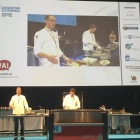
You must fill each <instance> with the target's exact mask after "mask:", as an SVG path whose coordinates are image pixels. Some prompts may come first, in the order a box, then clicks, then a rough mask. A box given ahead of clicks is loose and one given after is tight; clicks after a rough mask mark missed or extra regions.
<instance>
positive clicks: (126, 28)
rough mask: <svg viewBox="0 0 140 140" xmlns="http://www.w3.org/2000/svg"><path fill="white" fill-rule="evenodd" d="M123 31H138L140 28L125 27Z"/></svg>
mask: <svg viewBox="0 0 140 140" xmlns="http://www.w3.org/2000/svg"><path fill="white" fill-rule="evenodd" d="M123 30H138V27H127V26H123Z"/></svg>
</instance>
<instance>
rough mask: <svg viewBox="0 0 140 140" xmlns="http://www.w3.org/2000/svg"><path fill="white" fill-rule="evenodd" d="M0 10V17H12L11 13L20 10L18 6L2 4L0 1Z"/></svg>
mask: <svg viewBox="0 0 140 140" xmlns="http://www.w3.org/2000/svg"><path fill="white" fill-rule="evenodd" d="M0 11H1V12H2V15H1V16H2V17H12V13H17V12H20V7H17V6H14V7H13V6H2V5H1V3H0Z"/></svg>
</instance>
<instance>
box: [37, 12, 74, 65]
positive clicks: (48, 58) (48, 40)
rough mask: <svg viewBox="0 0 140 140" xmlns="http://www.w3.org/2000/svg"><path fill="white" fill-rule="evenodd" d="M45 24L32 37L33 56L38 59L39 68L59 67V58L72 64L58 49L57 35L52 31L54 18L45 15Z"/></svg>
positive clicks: (54, 22) (54, 23)
mask: <svg viewBox="0 0 140 140" xmlns="http://www.w3.org/2000/svg"><path fill="white" fill-rule="evenodd" d="M45 23H46V25H45V27H44V28H43V29H42V30H40V31H38V32H36V33H35V36H34V54H35V55H36V57H38V60H39V66H59V57H62V58H63V59H64V60H65V61H67V62H72V60H71V59H69V58H68V57H66V56H65V55H64V54H63V52H62V51H61V49H60V48H59V39H58V35H57V33H56V32H54V31H53V29H54V27H55V25H56V19H55V16H53V15H47V16H46V17H45Z"/></svg>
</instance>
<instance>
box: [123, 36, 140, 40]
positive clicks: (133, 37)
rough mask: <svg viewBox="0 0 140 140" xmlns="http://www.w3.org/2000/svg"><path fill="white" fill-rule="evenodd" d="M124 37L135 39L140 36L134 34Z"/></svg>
mask: <svg viewBox="0 0 140 140" xmlns="http://www.w3.org/2000/svg"><path fill="white" fill-rule="evenodd" d="M124 38H128V39H136V38H140V37H139V36H135V35H125V36H124Z"/></svg>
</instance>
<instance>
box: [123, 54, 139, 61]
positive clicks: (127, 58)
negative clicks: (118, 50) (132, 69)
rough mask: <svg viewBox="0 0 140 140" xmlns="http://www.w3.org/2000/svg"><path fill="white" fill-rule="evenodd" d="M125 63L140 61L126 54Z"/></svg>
mask: <svg viewBox="0 0 140 140" xmlns="http://www.w3.org/2000/svg"><path fill="white" fill-rule="evenodd" d="M125 61H140V60H138V59H137V58H130V55H129V54H126V55H125Z"/></svg>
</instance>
